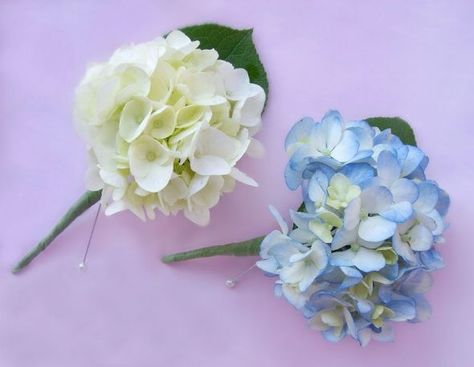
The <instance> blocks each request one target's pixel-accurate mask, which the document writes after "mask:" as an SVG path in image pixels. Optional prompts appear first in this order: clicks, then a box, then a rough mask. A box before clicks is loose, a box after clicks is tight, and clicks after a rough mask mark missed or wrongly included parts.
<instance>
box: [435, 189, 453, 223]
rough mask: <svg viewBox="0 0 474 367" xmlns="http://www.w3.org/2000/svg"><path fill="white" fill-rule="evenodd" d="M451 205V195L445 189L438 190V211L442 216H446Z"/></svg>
mask: <svg viewBox="0 0 474 367" xmlns="http://www.w3.org/2000/svg"><path fill="white" fill-rule="evenodd" d="M449 204H450V199H449V195H448V194H447V193H446V191H444V190H443V189H440V188H438V202H437V203H436V210H437V211H438V213H439V214H440V215H441V216H443V217H444V216H445V215H446V213H447V212H448V208H449Z"/></svg>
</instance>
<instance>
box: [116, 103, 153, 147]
mask: <svg viewBox="0 0 474 367" xmlns="http://www.w3.org/2000/svg"><path fill="white" fill-rule="evenodd" d="M151 111H152V105H151V103H150V101H148V100H146V99H133V100H131V101H129V102H127V104H126V105H125V107H124V108H123V111H122V114H121V115H120V123H119V133H120V136H121V137H122V138H123V139H124V140H125V141H126V142H128V143H130V142H132V141H133V140H135V139H136V138H138V136H140V134H141V133H142V132H143V131H144V130H145V128H146V126H147V122H148V117H149V116H150V114H151Z"/></svg>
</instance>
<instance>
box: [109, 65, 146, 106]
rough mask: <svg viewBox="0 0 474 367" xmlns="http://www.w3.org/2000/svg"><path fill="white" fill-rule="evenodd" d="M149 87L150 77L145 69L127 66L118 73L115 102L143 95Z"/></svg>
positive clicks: (123, 101)
mask: <svg viewBox="0 0 474 367" xmlns="http://www.w3.org/2000/svg"><path fill="white" fill-rule="evenodd" d="M150 87H151V82H150V78H149V77H148V75H147V74H146V72H145V71H143V70H142V69H140V68H137V67H133V66H127V67H126V68H124V69H123V71H122V72H121V73H120V90H119V91H118V92H117V96H116V101H115V104H122V103H125V102H127V101H128V100H129V99H131V98H136V97H145V96H146V95H147V94H148V93H149V91H150Z"/></svg>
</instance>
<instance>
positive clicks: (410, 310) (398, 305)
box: [387, 301, 416, 321]
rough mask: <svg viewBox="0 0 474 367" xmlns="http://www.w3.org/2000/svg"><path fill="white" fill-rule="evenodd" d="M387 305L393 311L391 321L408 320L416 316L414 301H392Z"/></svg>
mask: <svg viewBox="0 0 474 367" xmlns="http://www.w3.org/2000/svg"><path fill="white" fill-rule="evenodd" d="M387 307H388V308H390V309H391V310H392V311H393V312H395V317H393V318H392V320H393V321H408V320H412V319H414V318H415V316H416V308H415V303H414V302H408V301H392V302H390V303H389V304H388V305H387Z"/></svg>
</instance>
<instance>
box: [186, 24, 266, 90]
mask: <svg viewBox="0 0 474 367" xmlns="http://www.w3.org/2000/svg"><path fill="white" fill-rule="evenodd" d="M181 31H183V32H184V33H185V34H186V35H187V36H188V37H189V38H191V39H192V40H193V41H199V42H200V46H199V47H200V48H202V49H212V48H213V49H215V50H216V51H217V52H218V53H219V59H221V60H225V61H228V62H230V63H231V64H232V65H234V67H236V68H243V69H245V70H247V72H248V74H249V77H250V81H251V82H252V83H255V84H258V85H260V86H261V87H262V88H263V90H264V91H265V94H266V95H267V96H268V80H267V73H266V72H265V69H264V68H263V65H262V62H261V61H260V57H259V56H258V54H257V50H256V49H255V45H254V43H253V41H252V32H253V30H252V29H242V30H238V29H233V28H229V27H225V26H222V25H218V24H212V23H209V24H200V25H194V26H190V27H185V28H182V29H181Z"/></svg>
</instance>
